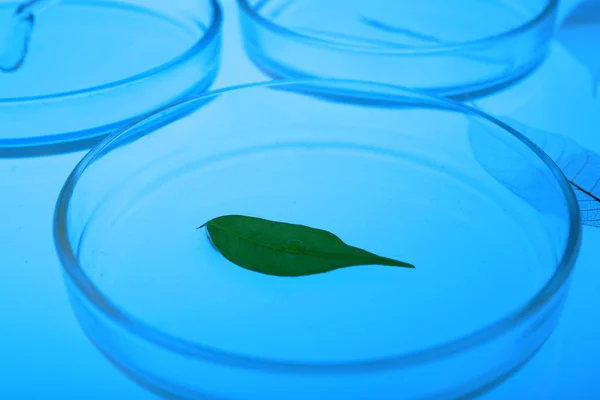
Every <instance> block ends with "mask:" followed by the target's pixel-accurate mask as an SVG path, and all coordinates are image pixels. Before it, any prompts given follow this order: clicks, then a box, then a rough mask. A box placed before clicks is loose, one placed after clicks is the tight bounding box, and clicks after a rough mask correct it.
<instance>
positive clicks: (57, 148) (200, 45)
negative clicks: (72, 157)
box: [0, 0, 223, 159]
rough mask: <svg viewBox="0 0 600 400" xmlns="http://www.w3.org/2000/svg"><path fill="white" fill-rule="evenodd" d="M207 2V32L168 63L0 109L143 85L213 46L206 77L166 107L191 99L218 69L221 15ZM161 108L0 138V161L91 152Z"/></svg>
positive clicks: (213, 3)
mask: <svg viewBox="0 0 600 400" xmlns="http://www.w3.org/2000/svg"><path fill="white" fill-rule="evenodd" d="M208 1H209V4H210V5H211V9H212V12H213V16H212V19H211V21H210V24H209V27H208V30H207V31H206V32H205V34H204V35H203V36H202V37H201V38H200V39H199V40H198V42H196V44H195V45H194V46H192V47H191V48H190V49H188V50H187V51H186V52H185V53H183V54H181V55H180V56H178V57H177V58H175V59H173V60H171V61H170V62H168V63H166V64H163V65H161V66H158V67H156V68H153V69H151V70H149V71H146V72H144V73H142V74H139V75H136V76H133V77H131V78H128V79H125V80H122V81H117V82H113V83H110V84H107V85H103V86H99V87H93V88H89V89H85V90H81V91H76V92H68V93H59V94H53V95H49V96H41V97H34V98H25V99H1V98H0V108H1V107H2V106H3V105H10V106H15V105H19V104H35V103H38V102H39V103H44V102H48V101H50V102H60V101H61V100H66V99H72V98H76V97H82V96H94V95H95V94H103V93H107V92H109V91H111V90H116V89H119V88H124V89H127V88H128V87H130V86H132V85H136V84H143V83H144V82H145V81H147V80H151V79H152V78H153V77H155V76H162V75H164V74H168V73H171V72H175V73H176V72H177V69H178V68H180V67H183V66H185V65H186V62H188V61H190V60H192V59H193V58H194V57H202V56H203V52H204V50H207V49H209V47H211V46H212V47H213V48H214V51H211V53H214V54H211V55H208V57H209V59H210V63H209V64H207V69H206V70H205V74H204V75H203V76H202V79H201V80H199V81H197V82H196V83H195V84H194V85H193V86H192V87H190V88H189V89H188V90H187V91H185V92H184V93H181V94H180V95H178V96H176V97H175V98H171V99H169V100H168V102H167V104H170V103H176V102H178V101H182V100H184V99H186V98H191V97H195V96H198V95H200V94H202V93H203V92H205V91H206V90H207V89H208V88H210V86H211V85H212V84H213V83H214V81H215V79H216V77H217V75H218V71H219V66H220V46H221V29H222V24H223V13H222V9H221V6H220V4H219V2H218V0H208ZM163 106H164V105H163ZM163 106H161V105H158V106H155V107H152V108H149V109H148V110H146V111H145V112H143V113H141V114H138V115H133V116H131V118H127V119H125V120H121V121H117V122H112V123H110V124H107V125H102V126H98V127H94V128H90V129H84V130H79V131H74V132H67V133H57V134H53V135H46V136H37V137H26V138H17V139H0V159H2V158H29V157H41V156H50V155H56V154H65V153H72V152H77V151H81V150H86V149H90V148H91V147H93V146H95V145H97V144H99V143H100V142H101V141H102V140H103V139H104V138H105V137H106V136H108V135H109V134H111V133H113V132H115V130H117V129H119V128H121V127H124V126H127V125H129V124H132V123H134V122H135V121H137V120H139V119H141V118H144V117H145V116H148V115H151V114H153V113H154V112H156V111H157V110H159V109H160V108H162V107H163Z"/></svg>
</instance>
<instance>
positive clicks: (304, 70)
mask: <svg viewBox="0 0 600 400" xmlns="http://www.w3.org/2000/svg"><path fill="white" fill-rule="evenodd" d="M238 3H239V6H240V8H241V10H242V12H241V14H240V18H241V24H242V30H243V35H244V40H245V47H246V52H247V53H248V55H249V57H250V58H251V59H252V60H253V62H254V63H255V64H257V66H258V67H259V68H261V69H262V70H263V71H264V72H265V73H266V74H268V75H270V76H272V77H278V78H301V77H320V78H344V79H358V80H368V81H374V82H381V83H389V84H398V85H401V86H405V87H409V88H414V89H421V90H425V91H429V92H434V93H436V94H442V95H446V96H458V95H465V94H471V95H472V94H473V93H478V92H481V91H483V92H489V91H494V90H497V89H499V88H501V87H504V86H506V85H508V84H510V83H511V82H512V81H514V80H517V79H519V78H520V77H522V76H524V75H526V74H527V73H529V72H530V71H531V70H532V69H534V68H535V67H536V66H537V65H538V64H539V63H540V62H541V60H542V59H543V58H544V56H545V54H546V51H547V43H548V41H549V40H550V39H551V37H552V33H553V27H554V19H555V14H556V7H557V3H558V1H556V0H525V1H524V0H494V1H491V0H487V1H478V0H460V1H447V0H424V1H411V0H374V1H346V2H344V5H343V6H342V7H340V4H339V1H338V0H321V1H310V0H292V1H288V0H238ZM492 15H493V18H491V17H490V16H492Z"/></svg>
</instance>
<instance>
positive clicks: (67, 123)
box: [0, 0, 222, 157]
mask: <svg viewBox="0 0 600 400" xmlns="http://www.w3.org/2000/svg"><path fill="white" fill-rule="evenodd" d="M17 4H18V3H15V2H8V3H7V2H3V3H0V13H4V14H6V13H11V12H12V10H14V9H15V8H16V6H17ZM221 21H222V15H221V9H220V6H219V4H218V3H217V1H216V0H178V1H175V2H164V1H154V0H95V1H78V0H64V1H61V2H60V3H58V4H56V5H53V6H52V7H49V8H48V9H46V10H44V11H43V12H41V13H40V14H39V15H38V16H37V17H36V19H35V24H34V26H33V32H32V35H31V41H30V44H29V49H28V53H27V57H26V59H25V62H24V64H23V65H22V66H21V68H19V69H18V70H16V71H15V72H10V73H0V157H21V156H28V155H39V154H48V153H60V152H65V151H72V150H76V149H81V148H85V147H89V146H91V145H93V144H94V143H96V142H97V141H98V140H100V139H101V138H102V137H103V136H105V135H106V134H108V133H110V132H112V131H114V130H115V129H116V128H118V127H121V126H123V125H125V124H127V123H130V122H131V121H133V120H135V119H136V118H139V117H141V116H142V115H144V114H146V113H148V112H150V111H152V110H155V109H157V108H158V107H160V106H162V105H164V104H167V103H168V102H171V101H175V100H178V99H181V98H184V97H186V96H190V95H195V94H198V93H200V92H202V91H204V90H206V89H207V88H208V87H209V86H210V85H211V83H212V82H213V80H214V79H215V76H216V74H217V70H218V66H219V51H220V34H221V33H220V31H221Z"/></svg>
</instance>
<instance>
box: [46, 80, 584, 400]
mask: <svg viewBox="0 0 600 400" xmlns="http://www.w3.org/2000/svg"><path fill="white" fill-rule="evenodd" d="M339 96H346V99H349V100H352V101H347V102H340V101H337V99H338V98H339ZM186 110H187V111H186ZM173 115H177V116H181V115H183V117H180V118H177V119H173V118H172V116H173ZM161 120H167V121H169V123H168V124H165V123H162V122H161ZM156 126H159V128H157V129H156V128H155V127H156ZM224 214H245V215H251V216H256V217H261V218H266V219H271V220H276V221H284V222H293V223H300V224H304V225H309V226H313V227H317V228H321V229H325V230H328V231H330V232H333V233H334V234H336V235H338V236H340V237H341V238H342V240H344V241H345V242H346V243H350V244H352V245H354V246H357V247H361V248H363V249H366V250H369V251H372V252H375V253H377V254H380V255H384V256H387V257H392V258H396V259H399V260H402V261H405V262H410V263H412V264H414V265H415V266H416V268H415V269H407V268H393V267H382V266H376V265H375V266H358V267H350V268H342V269H339V270H336V271H332V272H329V273H323V274H317V275H309V276H301V277H296V278H285V277H276V276H270V275H265V274H260V273H256V272H252V271H250V270H247V269H244V268H241V267H239V266H237V265H234V264H232V263H230V262H229V261H227V260H226V259H225V258H224V257H223V256H222V255H221V254H220V253H218V251H216V250H215V249H214V248H213V247H212V246H211V244H210V241H209V240H208V239H207V237H206V234H205V232H204V231H203V229H197V228H198V227H199V226H200V225H202V224H203V223H204V222H206V221H207V220H209V219H211V218H213V217H216V216H219V215H224ZM580 229H581V223H580V217H579V209H578V207H577V202H576V200H575V197H574V194H573V192H572V190H571V188H570V186H569V183H568V182H567V181H566V179H565V178H564V177H563V175H562V174H561V172H560V171H559V170H558V169H557V168H556V166H555V165H554V164H553V163H552V162H551V161H550V159H549V158H548V157H547V156H546V155H545V154H544V153H543V152H541V151H540V150H539V149H538V148H537V147H535V145H533V144H532V143H531V142H530V141H528V140H527V139H526V138H524V137H523V136H522V135H520V134H519V133H518V132H516V131H514V130H513V129H512V128H510V127H508V126H507V125H504V124H502V123H501V122H499V121H496V120H494V119H493V118H491V117H488V116H486V115H485V114H482V113H481V112H480V111H477V110H475V109H471V108H468V107H466V106H463V105H460V104H458V103H455V102H452V101H449V100H445V99H442V98H437V97H432V96H428V95H425V94H419V93H415V92H413V91H410V90H406V89H402V88H398V87H393V86H385V85H380V84H373V83H363V82H355V81H338V80H314V81H313V80H309V81H296V82H292V81H288V82H278V81H274V82H268V83H261V84H254V85H249V86H242V87H237V88H231V89H227V90H223V91H215V92H210V93H207V94H204V95H201V96H198V97H196V98H194V99H189V100H185V101H182V102H179V103H176V104H173V105H171V106H169V107H168V108H164V109H162V110H161V111H160V112H157V113H155V114H153V115H152V116H150V117H148V118H146V119H143V120H141V121H139V122H138V123H136V124H134V125H132V126H131V127H129V128H127V129H123V130H121V131H119V132H117V133H115V134H113V135H111V136H110V137H109V138H107V139H105V140H104V141H103V142H102V143H101V144H100V145H98V146H97V147H95V148H94V149H92V150H91V152H90V153H89V154H87V155H86V156H85V157H84V158H83V159H82V161H81V162H80V163H79V164H78V165H77V167H76V168H75V169H74V171H73V172H72V173H71V175H70V177H69V178H68V180H67V181H66V183H65V185H64V187H63V189H62V192H61V194H60V196H59V199H58V202H57V206H56V211H55V219H54V235H55V236H54V237H55V244H56V247H57V251H58V254H59V258H60V260H61V263H62V266H63V269H64V277H65V282H66V287H67V291H68V293H69V296H70V299H71V304H72V307H73V310H74V313H75V315H76V316H77V318H78V321H79V323H80V325H81V326H82V328H83V330H84V331H85V333H86V334H87V335H88V337H89V338H90V339H91V341H92V342H93V343H94V344H95V345H96V346H97V347H98V348H99V349H100V351H101V352H102V353H103V354H104V355H105V356H106V357H107V358H108V359H109V360H110V361H111V362H113V363H114V364H115V365H116V366H117V367H118V368H119V369H121V370H122V371H124V372H125V373H126V374H127V375H128V376H129V377H131V378H132V379H134V380H135V381H136V382H138V383H140V384H142V385H143V386H145V387H146V388H149V389H150V390H152V391H154V392H156V393H158V394H161V395H163V396H165V397H169V398H236V399H257V398H260V399H281V398H293V399H296V398H298V399H307V398H311V399H312V398H314V399H320V398H327V399H331V398H377V399H388V398H390V399H391V398H394V399H395V398H398V397H402V398H405V399H421V398H438V397H440V398H441V397H443V398H458V397H461V396H468V395H471V396H475V395H477V394H481V393H484V392H486V391H487V390H490V389H491V388H492V387H494V385H496V384H499V383H500V382H503V381H505V380H506V379H507V378H508V377H509V376H510V375H511V374H512V373H513V372H515V371H517V370H519V368H520V367H521V366H522V365H524V364H525V363H526V362H527V361H528V360H529V359H530V358H531V357H533V355H534V354H535V353H536V351H537V350H538V349H539V348H540V347H541V346H542V345H543V343H544V342H545V340H546V339H547V338H548V337H549V335H550V334H551V332H552V330H553V328H554V325H555V324H556V322H557V319H558V318H559V314H560V310H561V306H562V303H563V302H564V300H565V297H566V295H567V290H568V283H569V280H570V275H571V271H572V268H573V264H574V262H575V259H576V257H577V254H578V249H579V242H580ZM231 382H235V385H232V384H231ZM203 396H204V397H203ZM436 396H438V397H436Z"/></svg>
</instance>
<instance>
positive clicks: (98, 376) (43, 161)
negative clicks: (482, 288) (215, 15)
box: [0, 0, 600, 399]
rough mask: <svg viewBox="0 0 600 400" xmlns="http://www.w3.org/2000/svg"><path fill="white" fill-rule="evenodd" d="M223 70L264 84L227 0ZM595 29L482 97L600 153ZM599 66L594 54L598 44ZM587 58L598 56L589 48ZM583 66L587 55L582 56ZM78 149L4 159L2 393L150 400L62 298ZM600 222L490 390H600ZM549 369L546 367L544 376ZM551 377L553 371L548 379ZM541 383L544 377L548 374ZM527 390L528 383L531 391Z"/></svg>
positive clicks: (590, 393)
mask: <svg viewBox="0 0 600 400" xmlns="http://www.w3.org/2000/svg"><path fill="white" fill-rule="evenodd" d="M222 5H223V7H224V10H225V26H224V38H223V59H222V67H221V72H220V75H219V77H218V79H217V81H216V82H215V84H214V85H213V88H221V87H225V86H229V85H233V84H240V83H246V82H255V81H265V80H267V78H266V77H265V76H264V75H262V74H261V73H260V72H258V71H257V70H256V69H255V68H254V67H253V66H252V65H251V64H250V63H249V61H248V60H247V58H246V56H245V54H244V53H243V51H242V48H241V44H240V40H239V29H238V20H237V15H236V14H237V10H236V7H235V3H234V1H233V0H223V1H222ZM594 32H595V34H589V33H588V34H583V33H581V32H580V33H579V36H577V32H575V33H569V34H564V35H560V36H559V37H558V39H559V40H562V41H563V42H562V43H561V42H560V41H558V40H557V41H556V42H555V43H554V44H553V46H552V50H551V53H550V55H549V58H548V60H547V61H546V63H545V64H544V65H543V66H542V67H541V68H540V69H539V70H538V71H537V73H536V74H535V75H533V76H531V77H529V78H527V79H526V80H525V81H523V82H521V83H519V84H518V85H517V86H515V87H514V88H512V89H511V90H509V91H507V92H504V93H501V94H499V95H497V96H494V97H493V98H490V99H484V100H482V101H480V102H478V103H477V104H478V105H479V106H481V107H483V108H484V109H486V110H488V111H490V112H494V113H498V114H501V115H511V116H513V117H515V118H517V119H519V120H521V121H523V122H527V123H530V124H532V125H535V126H537V127H539V128H542V129H548V130H552V131H554V132H558V133H563V134H566V135H569V136H570V137H572V138H574V139H575V140H577V141H578V142H579V143H580V144H582V145H585V146H587V147H589V148H591V149H593V150H595V151H597V152H600V136H599V135H598V134H597V133H598V126H600V99H598V97H593V96H592V94H591V93H592V92H591V90H590V81H591V78H590V76H591V75H590V72H589V70H588V69H586V68H585V67H584V66H583V64H582V63H581V60H580V59H578V58H577V57H576V56H575V55H574V53H573V50H571V51H567V49H566V47H565V45H564V44H568V45H569V46H570V48H571V49H573V48H574V47H573V46H575V44H574V43H576V45H577V46H587V48H588V49H589V48H591V46H594V45H595V46H596V49H598V48H599V46H600V30H598V29H596V30H595V31H594ZM596 53H597V54H596V56H597V58H598V60H597V61H598V64H597V65H600V51H598V50H597V51H596ZM591 57H593V56H591ZM587 62H588V63H590V62H592V61H590V60H587ZM82 155H83V153H75V154H68V155H61V156H54V157H47V158H40V159H0V251H1V254H0V398H2V399H41V398H45V399H50V398H52V399H107V398H115V399H117V398H118V399H125V398H126V399H152V398H155V397H154V396H153V395H151V394H149V393H147V392H146V391H145V390H143V389H141V388H139V387H137V386H136V385H135V384H134V383H132V382H130V381H129V380H127V378H125V377H124V376H122V375H121V374H120V373H119V372H117V371H116V370H115V369H114V368H113V367H112V366H111V365H110V364H109V363H108V362H107V361H106V360H105V359H104V358H103V357H102V356H101V355H100V353H99V352H98V351H97V350H96V349H95V348H94V347H93V346H92V345H91V344H90V343H89V342H88V340H87V339H86V337H85V336H84V334H83V333H82V331H81V330H80V329H79V327H78V325H77V323H76V321H75V318H74V317H73V315H72V313H71V309H70V307H69V304H68V302H67V298H66V292H65V290H64V286H63V281H62V276H61V270H60V266H59V264H58V261H57V258H56V255H55V251H54V247H53V244H52V241H51V237H52V232H51V219H52V211H53V207H54V202H55V199H56V197H57V194H58V191H59V189H60V187H61V185H62V183H63V182H64V180H65V178H66V176H67V174H68V173H69V172H70V170H71V169H72V168H73V166H74V165H75V163H76V162H77V161H78V160H79V158H81V156H82ZM599 244H600V229H594V228H588V227H586V228H585V229H584V239H583V244H582V250H581V255H580V258H579V261H578V264H577V268H576V272H575V275H574V279H573V281H572V286H571V293H570V296H569V298H568V300H567V304H566V308H565V310H564V313H563V317H562V319H561V322H560V325H559V326H558V328H557V330H556V332H555V334H554V335H553V336H552V338H551V339H550V341H549V342H548V343H547V345H546V346H545V348H544V349H543V350H542V351H541V352H540V353H539V354H538V356H537V357H536V358H535V359H534V361H533V362H532V363H530V364H529V365H528V366H527V367H526V368H525V369H523V370H522V371H521V372H520V373H519V374H518V376H517V377H515V379H512V380H510V381H509V382H508V383H506V384H505V385H504V386H503V387H502V388H500V389H499V390H498V391H496V392H495V393H493V394H491V395H490V398H530V397H531V395H532V393H535V397H536V398H548V399H563V398H577V399H597V398H600V383H599V382H598V376H600V368H598V366H597V365H598V359H600V341H598V338H599V337H600V307H598V304H599V303H598V293H600V270H599V269H598V268H597V266H598V260H599V259H600V245H599ZM546 374H550V375H546ZM548 376H550V377H551V379H549V380H545V378H547V377H548ZM543 380H545V381H543ZM532 391H533V392H532Z"/></svg>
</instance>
